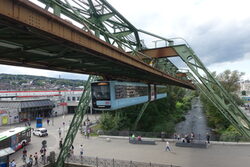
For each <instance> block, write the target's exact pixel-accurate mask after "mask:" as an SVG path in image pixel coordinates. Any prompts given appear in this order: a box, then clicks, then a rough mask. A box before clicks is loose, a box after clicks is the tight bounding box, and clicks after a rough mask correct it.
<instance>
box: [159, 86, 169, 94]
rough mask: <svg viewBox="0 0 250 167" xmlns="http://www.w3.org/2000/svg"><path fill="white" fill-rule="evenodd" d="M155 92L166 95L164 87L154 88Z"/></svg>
mask: <svg viewBox="0 0 250 167" xmlns="http://www.w3.org/2000/svg"><path fill="white" fill-rule="evenodd" d="M156 92H157V94H162V93H166V92H167V89H166V86H156Z"/></svg>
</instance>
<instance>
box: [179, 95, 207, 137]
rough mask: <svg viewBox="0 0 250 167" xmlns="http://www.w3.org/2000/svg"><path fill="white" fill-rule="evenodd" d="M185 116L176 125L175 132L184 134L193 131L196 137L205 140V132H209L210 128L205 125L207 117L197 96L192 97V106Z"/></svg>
mask: <svg viewBox="0 0 250 167" xmlns="http://www.w3.org/2000/svg"><path fill="white" fill-rule="evenodd" d="M185 118H186V120H185V121H182V122H180V123H178V124H177V125H176V127H175V130H176V133H177V134H180V135H185V134H190V133H191V132H193V133H194V134H195V138H196V139H200V140H205V139H206V134H207V133H210V128H209V127H208V126H207V119H206V116H205V114H204V112H203V107H202V104H201V102H200V99H199V98H198V97H195V98H193V99H192V108H191V109H190V110H189V111H188V113H187V114H186V115H185Z"/></svg>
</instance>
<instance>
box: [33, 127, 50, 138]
mask: <svg viewBox="0 0 250 167" xmlns="http://www.w3.org/2000/svg"><path fill="white" fill-rule="evenodd" d="M33 135H35V136H39V137H43V136H48V132H47V129H46V128H37V129H34V130H33Z"/></svg>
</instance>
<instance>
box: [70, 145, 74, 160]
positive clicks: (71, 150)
mask: <svg viewBox="0 0 250 167" xmlns="http://www.w3.org/2000/svg"><path fill="white" fill-rule="evenodd" d="M70 154H71V158H72V159H74V146H73V145H71V149H70Z"/></svg>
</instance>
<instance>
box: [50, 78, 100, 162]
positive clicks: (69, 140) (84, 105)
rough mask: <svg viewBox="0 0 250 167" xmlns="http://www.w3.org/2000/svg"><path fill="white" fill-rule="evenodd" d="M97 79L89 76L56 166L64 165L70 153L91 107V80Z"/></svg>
mask: <svg viewBox="0 0 250 167" xmlns="http://www.w3.org/2000/svg"><path fill="white" fill-rule="evenodd" d="M96 79H97V76H89V78H88V80H87V82H86V83H85V85H84V91H83V93H82V96H81V98H80V101H79V104H78V106H77V109H76V111H75V114H74V117H73V119H72V121H71V123H70V126H69V130H68V133H67V135H66V137H65V140H64V143H63V148H62V149H61V152H60V154H59V156H58V158H57V162H56V164H55V166H56V167H58V166H60V167H63V166H64V162H65V160H66V158H67V156H68V154H69V150H70V147H71V146H72V144H73V142H74V139H75V136H76V134H77V131H78V129H79V126H80V124H81V123H82V120H83V117H84V114H85V113H86V111H87V109H88V107H89V103H90V99H91V98H90V97H91V87H90V85H91V82H93V81H95V80H96Z"/></svg>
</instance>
